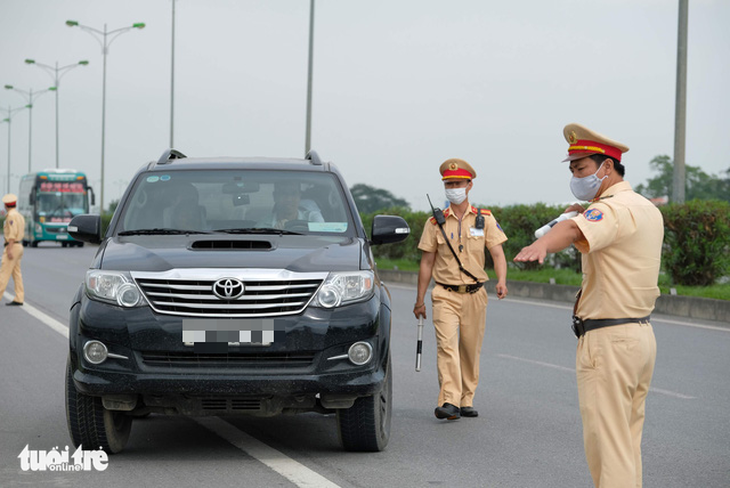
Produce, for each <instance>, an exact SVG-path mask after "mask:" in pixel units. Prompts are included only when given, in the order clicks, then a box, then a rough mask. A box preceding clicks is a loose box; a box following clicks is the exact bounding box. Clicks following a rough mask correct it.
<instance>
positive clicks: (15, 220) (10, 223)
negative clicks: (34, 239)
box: [3, 208, 25, 243]
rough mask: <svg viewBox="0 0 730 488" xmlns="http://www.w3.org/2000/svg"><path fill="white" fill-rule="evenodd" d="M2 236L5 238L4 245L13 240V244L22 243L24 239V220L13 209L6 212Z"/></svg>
mask: <svg viewBox="0 0 730 488" xmlns="http://www.w3.org/2000/svg"><path fill="white" fill-rule="evenodd" d="M3 235H4V236H5V243H7V242H8V241H9V240H10V239H14V240H15V242H22V241H23V238H24V237H25V218H23V216H22V215H20V212H18V210H17V209H15V208H11V209H10V210H8V215H7V217H5V223H4V224H3Z"/></svg>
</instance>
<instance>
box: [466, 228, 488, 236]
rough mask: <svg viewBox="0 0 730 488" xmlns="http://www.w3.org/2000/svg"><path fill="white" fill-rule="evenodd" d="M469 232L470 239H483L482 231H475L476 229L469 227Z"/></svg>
mask: <svg viewBox="0 0 730 488" xmlns="http://www.w3.org/2000/svg"><path fill="white" fill-rule="evenodd" d="M469 232H470V233H471V236H472V237H484V229H477V228H476V227H470V228H469Z"/></svg>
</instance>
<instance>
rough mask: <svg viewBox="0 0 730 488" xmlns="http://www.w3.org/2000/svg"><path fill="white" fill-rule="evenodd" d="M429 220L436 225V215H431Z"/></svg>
mask: <svg viewBox="0 0 730 488" xmlns="http://www.w3.org/2000/svg"><path fill="white" fill-rule="evenodd" d="M428 221H429V222H431V223H432V224H433V225H436V217H431V218H430V219H428Z"/></svg>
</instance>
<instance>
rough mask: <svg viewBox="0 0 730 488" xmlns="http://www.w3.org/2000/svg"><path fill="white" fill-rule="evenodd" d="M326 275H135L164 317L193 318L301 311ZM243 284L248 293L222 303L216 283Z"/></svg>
mask: <svg viewBox="0 0 730 488" xmlns="http://www.w3.org/2000/svg"><path fill="white" fill-rule="evenodd" d="M327 274H328V273H326V272H324V273H322V272H320V273H297V272H292V271H287V270H270V269H197V268H194V269H175V270H170V271H163V272H159V273H154V272H141V271H132V272H131V275H132V278H133V279H134V281H135V283H136V284H137V286H138V287H139V288H140V290H141V291H142V293H143V294H144V296H145V298H146V299H147V302H148V303H149V304H150V307H152V309H153V310H154V311H156V312H158V313H161V314H167V315H183V316H189V317H231V318H233V317H266V316H268V317H275V316H283V315H294V314H298V313H301V312H302V311H303V310H304V309H305V308H306V306H307V305H308V304H309V302H310V301H311V300H312V299H313V298H314V295H315V294H316V293H317V290H319V287H320V286H321V285H322V283H323V282H324V280H325V278H327ZM224 278H233V279H237V280H240V281H241V282H242V283H243V284H244V289H245V291H244V293H243V295H241V296H239V297H237V298H234V299H222V298H219V297H217V296H216V295H215V294H214V293H213V284H214V283H215V282H216V281H218V280H220V279H224Z"/></svg>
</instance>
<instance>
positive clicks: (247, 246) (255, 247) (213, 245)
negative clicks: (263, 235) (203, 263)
mask: <svg viewBox="0 0 730 488" xmlns="http://www.w3.org/2000/svg"><path fill="white" fill-rule="evenodd" d="M190 247H191V249H204V250H206V251H210V250H213V251H217V250H221V251H225V250H231V249H235V250H245V251H265V250H269V249H271V247H272V246H271V243H270V242H269V241H245V240H208V241H195V242H193V244H192V246H190Z"/></svg>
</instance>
